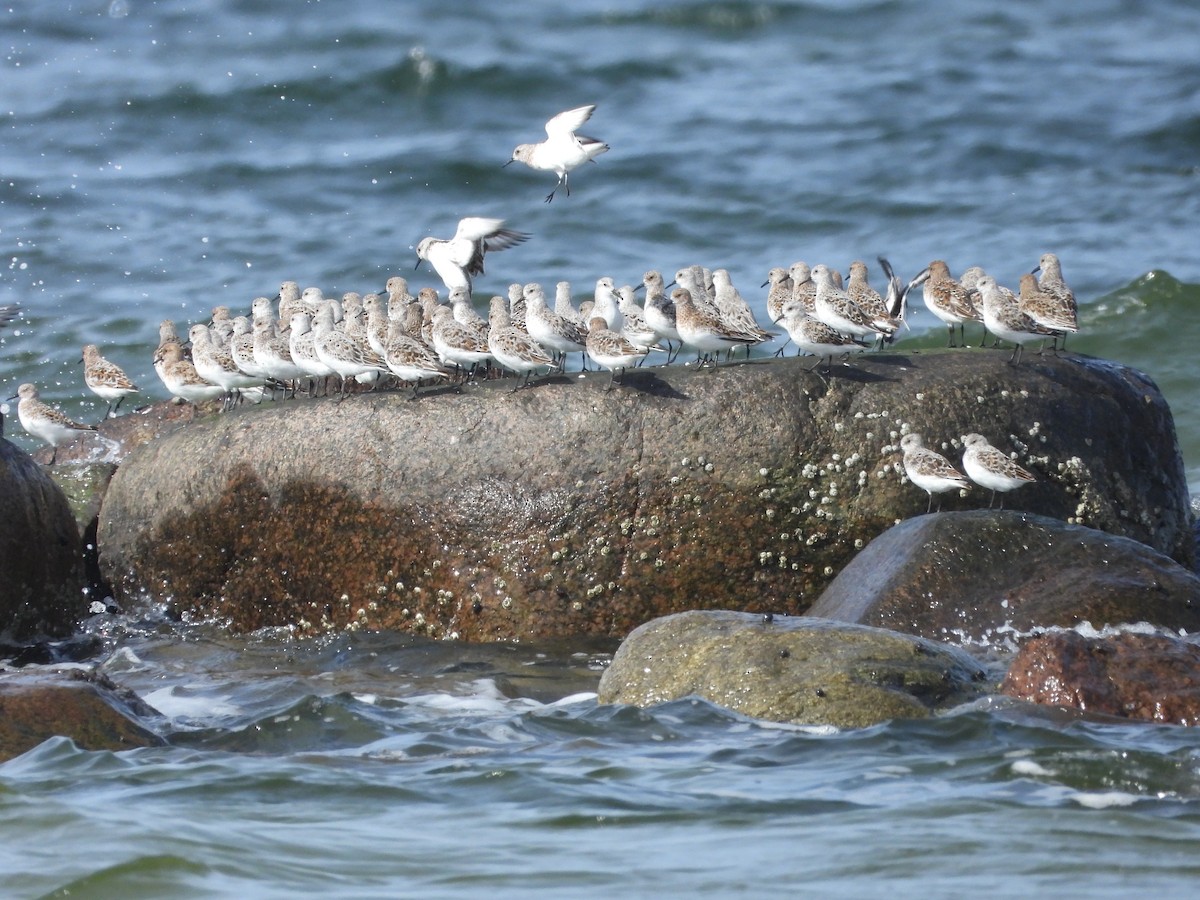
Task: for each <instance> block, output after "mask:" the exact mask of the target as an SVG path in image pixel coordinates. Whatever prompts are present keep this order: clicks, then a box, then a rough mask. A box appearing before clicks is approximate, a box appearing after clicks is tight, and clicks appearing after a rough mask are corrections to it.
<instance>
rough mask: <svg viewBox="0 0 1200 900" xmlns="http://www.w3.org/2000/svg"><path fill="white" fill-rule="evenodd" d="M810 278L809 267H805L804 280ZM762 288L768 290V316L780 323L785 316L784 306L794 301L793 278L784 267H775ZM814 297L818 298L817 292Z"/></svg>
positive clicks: (768, 274)
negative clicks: (780, 319) (779, 320)
mask: <svg viewBox="0 0 1200 900" xmlns="http://www.w3.org/2000/svg"><path fill="white" fill-rule="evenodd" d="M796 265H804V264H803V263H797V264H796ZM808 276H809V271H808V266H804V278H805V279H806V280H807V279H808ZM762 287H765V288H767V316H768V317H769V318H770V320H771V321H772V322H775V321H778V319H779V318H780V317H781V316H782V315H783V306H784V304H785V303H787V302H788V301H789V300H791V299H792V276H791V275H789V274H788V270H787V269H785V268H783V267H782V266H775V267H774V268H773V269H771V271H770V272H768V273H767V280H766V281H764V282H763V283H762ZM813 296H814V297H815V296H816V293H815V292H814V294H813Z"/></svg>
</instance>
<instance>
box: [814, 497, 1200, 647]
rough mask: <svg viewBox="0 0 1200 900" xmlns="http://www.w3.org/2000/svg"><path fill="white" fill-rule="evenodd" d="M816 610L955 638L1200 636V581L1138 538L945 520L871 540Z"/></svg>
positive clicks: (1004, 515) (990, 519) (989, 519)
mask: <svg viewBox="0 0 1200 900" xmlns="http://www.w3.org/2000/svg"><path fill="white" fill-rule="evenodd" d="M809 614H810V615H814V616H825V617H828V618H831V619H838V620H840V621H845V622H859V623H861V624H864V625H875V626H877V627H881V628H894V629H896V630H897V631H905V632H909V633H911V634H920V635H924V636H925V637H930V638H935V639H940V640H954V641H960V640H969V641H981V640H987V641H990V640H992V639H994V638H996V637H997V636H998V632H999V630H1000V629H1006V630H1013V629H1015V630H1016V631H1017V632H1028V631H1029V630H1030V629H1032V628H1033V627H1034V626H1055V625H1058V626H1062V627H1066V628H1069V627H1071V626H1074V625H1078V624H1080V623H1082V622H1090V623H1091V624H1092V625H1094V626H1095V627H1097V628H1099V627H1101V626H1103V625H1117V624H1121V623H1125V622H1150V623H1152V624H1154V625H1160V626H1162V627H1165V628H1172V629H1179V628H1184V629H1186V630H1188V631H1200V577H1197V576H1196V575H1195V573H1193V572H1192V571H1191V570H1190V569H1186V568H1184V567H1183V566H1181V565H1179V563H1177V562H1175V561H1174V560H1173V559H1171V558H1170V557H1168V556H1165V555H1164V554H1162V553H1158V552H1156V551H1154V550H1151V549H1150V548H1149V547H1147V546H1146V545H1144V544H1140V543H1138V542H1137V541H1133V540H1130V539H1129V538H1123V537H1117V536H1115V535H1111V534H1105V533H1104V532H1102V531H1096V530H1095V529H1092V528H1084V527H1083V526H1080V525H1068V524H1067V523H1066V522H1063V521H1060V520H1058V519H1051V518H1047V517H1046V516H1036V515H1032V514H1030V513H1021V512H1010V511H1004V512H1000V511H989V510H982V511H974V512H960V513H940V514H934V515H926V516H918V517H916V518H913V519H908V520H907V521H905V522H902V523H900V524H899V525H897V526H895V527H894V528H891V529H889V530H888V531H885V532H884V533H883V534H881V535H880V536H879V537H877V538H876V539H875V540H873V541H872V542H871V543H870V544H868V545H867V547H866V548H865V549H864V550H863V551H862V553H860V554H859V555H858V556H856V557H855V558H854V560H853V561H852V562H851V563H850V564H849V565H848V566H846V568H844V569H843V570H842V571H841V572H840V573H839V574H838V576H837V578H835V579H834V581H833V583H832V584H830V585H829V587H828V588H827V589H826V591H825V593H823V594H822V595H821V597H820V598H819V599H818V600H817V602H816V603H814V604H813V605H812V608H811V609H810V610H809Z"/></svg>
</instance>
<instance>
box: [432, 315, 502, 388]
mask: <svg viewBox="0 0 1200 900" xmlns="http://www.w3.org/2000/svg"><path fill="white" fill-rule="evenodd" d="M430 336H431V338H432V340H431V344H432V346H433V349H434V352H436V353H437V355H438V356H439V357H440V358H441V360H442V362H444V363H445V364H446V365H453V366H458V367H460V368H462V369H465V370H467V372H468V375H470V374H473V373H474V372H475V368H476V366H478V365H479V364H480V363H486V362H487V361H488V360H489V359H491V358H492V354H491V353H490V352H489V350H488V344H487V340H486V338H482V337H480V336H479V335H478V334H477V333H476V332H474V331H472V330H471V329H470V328H467V327H466V326H464V325H463V324H462V323H461V322H458V321H457V320H455V318H454V313H452V312H451V311H450V307H448V306H438V307H436V308H435V309H434V310H433V328H432V330H431V332H430Z"/></svg>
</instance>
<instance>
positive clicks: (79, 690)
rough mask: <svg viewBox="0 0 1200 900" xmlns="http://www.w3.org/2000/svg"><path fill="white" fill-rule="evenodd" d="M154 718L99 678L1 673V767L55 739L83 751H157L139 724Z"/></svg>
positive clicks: (125, 693) (67, 672)
mask: <svg viewBox="0 0 1200 900" xmlns="http://www.w3.org/2000/svg"><path fill="white" fill-rule="evenodd" d="M154 714H155V713H154V711H153V710H152V709H150V708H149V707H148V706H146V705H145V704H144V703H142V702H141V701H140V700H139V699H138V698H137V696H136V695H135V694H133V693H132V692H130V691H124V690H122V689H120V688H118V687H117V686H116V685H115V684H113V683H112V682H111V681H109V680H108V679H107V678H105V677H104V676H102V675H93V674H89V673H85V672H83V671H81V670H79V669H67V670H65V671H63V672H53V673H48V672H45V671H39V672H37V673H34V674H29V673H27V672H23V671H16V672H0V762H3V761H4V760H8V759H12V758H13V757H14V756H20V755H21V754H22V753H25V752H26V751H28V750H32V749H33V748H34V747H36V746H37V745H38V744H40V743H42V741H45V740H47V739H49V738H52V737H59V736H61V737H68V738H70V739H71V740H73V741H74V742H75V743H76V744H78V745H79V746H80V747H81V748H83V749H84V750H128V749H130V748H131V747H152V746H156V745H159V744H162V743H163V741H162V739H161V738H160V737H158V736H157V735H156V734H154V733H153V732H152V731H150V730H149V729H148V728H146V727H145V726H144V725H143V724H142V723H141V722H140V721H139V719H144V718H147V717H149V716H152V715H154Z"/></svg>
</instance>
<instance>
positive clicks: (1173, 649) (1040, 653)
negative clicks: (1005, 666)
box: [1000, 631, 1200, 725]
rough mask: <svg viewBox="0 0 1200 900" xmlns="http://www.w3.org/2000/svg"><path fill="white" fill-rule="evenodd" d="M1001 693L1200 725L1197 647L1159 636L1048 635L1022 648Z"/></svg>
mask: <svg viewBox="0 0 1200 900" xmlns="http://www.w3.org/2000/svg"><path fill="white" fill-rule="evenodd" d="M1000 690H1001V693H1004V694H1008V695H1010V696H1012V697H1019V698H1021V699H1022V700H1031V701H1033V702H1034V703H1043V704H1048V705H1051V706H1063V707H1073V708H1075V709H1080V710H1086V711H1088V712H1092V713H1100V714H1103V715H1110V716H1121V717H1123V718H1130V719H1143V720H1147V721H1151V722H1164V723H1169V724H1174V725H1200V646H1197V645H1196V644H1194V643H1192V642H1190V641H1183V640H1179V639H1178V638H1174V637H1170V636H1167V635H1160V634H1138V633H1132V632H1127V633H1123V634H1116V635H1113V636H1111V637H1085V636H1083V635H1081V634H1079V633H1077V632H1074V631H1062V632H1050V633H1048V634H1043V635H1040V636H1038V637H1036V638H1032V639H1031V640H1029V641H1026V642H1025V643H1024V644H1023V645H1022V646H1021V649H1020V651H1019V652H1018V653H1017V656H1016V658H1014V659H1013V662H1012V665H1011V666H1010V667H1009V671H1008V675H1007V676H1006V677H1005V679H1004V683H1003V684H1002V685H1001V687H1000Z"/></svg>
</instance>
